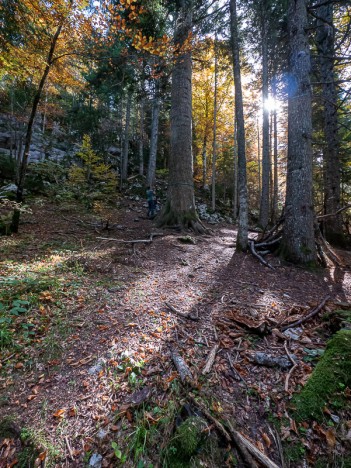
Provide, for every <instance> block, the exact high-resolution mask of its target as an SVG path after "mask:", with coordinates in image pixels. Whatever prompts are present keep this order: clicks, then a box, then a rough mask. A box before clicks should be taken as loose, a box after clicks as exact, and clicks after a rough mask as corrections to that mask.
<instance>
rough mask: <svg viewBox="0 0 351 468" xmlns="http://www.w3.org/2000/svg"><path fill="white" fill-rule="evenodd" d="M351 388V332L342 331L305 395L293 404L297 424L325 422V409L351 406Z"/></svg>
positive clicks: (305, 390) (322, 360)
mask: <svg viewBox="0 0 351 468" xmlns="http://www.w3.org/2000/svg"><path fill="white" fill-rule="evenodd" d="M350 386H351V330H340V331H339V332H337V333H336V334H335V335H334V336H333V337H332V338H331V339H330V340H329V342H328V344H327V348H326V351H325V353H324V355H323V356H322V357H321V359H320V361H319V362H318V364H317V366H316V368H315V370H314V372H313V373H312V375H311V377H310V378H309V380H308V382H307V384H306V385H305V387H304V388H303V389H302V391H301V392H300V393H299V394H298V395H296V396H295V397H294V398H293V400H292V403H293V405H294V407H295V411H294V414H295V419H296V420H297V421H304V420H311V419H313V420H317V421H321V420H322V419H323V409H324V408H325V407H326V406H332V407H333V408H334V409H338V408H342V407H343V406H344V405H346V404H349V403H348V402H347V399H346V397H345V390H346V388H347V387H350Z"/></svg>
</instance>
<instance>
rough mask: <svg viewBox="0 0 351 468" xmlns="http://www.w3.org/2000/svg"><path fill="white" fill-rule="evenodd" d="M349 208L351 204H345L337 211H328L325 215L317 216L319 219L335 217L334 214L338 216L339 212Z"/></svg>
mask: <svg viewBox="0 0 351 468" xmlns="http://www.w3.org/2000/svg"><path fill="white" fill-rule="evenodd" d="M348 208H351V204H350V205H345V206H343V207H342V208H340V209H339V210H337V211H335V213H327V214H325V215H320V216H317V219H318V220H319V219H325V218H333V217H334V216H337V215H338V214H339V213H341V212H342V211H345V210H347V209H348Z"/></svg>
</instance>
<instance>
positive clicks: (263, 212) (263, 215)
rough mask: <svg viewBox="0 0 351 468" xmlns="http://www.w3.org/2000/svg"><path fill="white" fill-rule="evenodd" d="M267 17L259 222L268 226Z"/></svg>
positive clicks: (265, 27)
mask: <svg viewBox="0 0 351 468" xmlns="http://www.w3.org/2000/svg"><path fill="white" fill-rule="evenodd" d="M266 23H267V22H266V19H265V18H263V20H262V101H263V121H262V192H261V203H260V218H259V224H260V226H261V227H262V228H264V229H265V228H266V227H267V225H268V222H269V191H270V184H269V177H270V154H269V110H268V109H267V108H266V107H265V106H266V103H267V101H268V44H267V24H266Z"/></svg>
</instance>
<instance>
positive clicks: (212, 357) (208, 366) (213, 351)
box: [202, 344, 219, 375]
mask: <svg viewBox="0 0 351 468" xmlns="http://www.w3.org/2000/svg"><path fill="white" fill-rule="evenodd" d="M218 348H219V344H215V345H214V346H213V348H212V349H211V351H210V352H209V353H208V358H207V361H206V364H205V367H204V368H203V371H202V375H205V374H208V373H209V372H210V371H211V369H212V366H213V363H214V361H215V359H216V354H217V351H218Z"/></svg>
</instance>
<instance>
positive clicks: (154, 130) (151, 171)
mask: <svg viewBox="0 0 351 468" xmlns="http://www.w3.org/2000/svg"><path fill="white" fill-rule="evenodd" d="M159 88H160V86H159V83H158V82H157V81H156V82H155V95H154V99H153V105H152V119H151V136H150V154H149V165H148V171H147V185H149V186H152V185H154V183H155V175H156V157H157V141H158V123H159V116H160V107H161V99H160V89H159Z"/></svg>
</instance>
